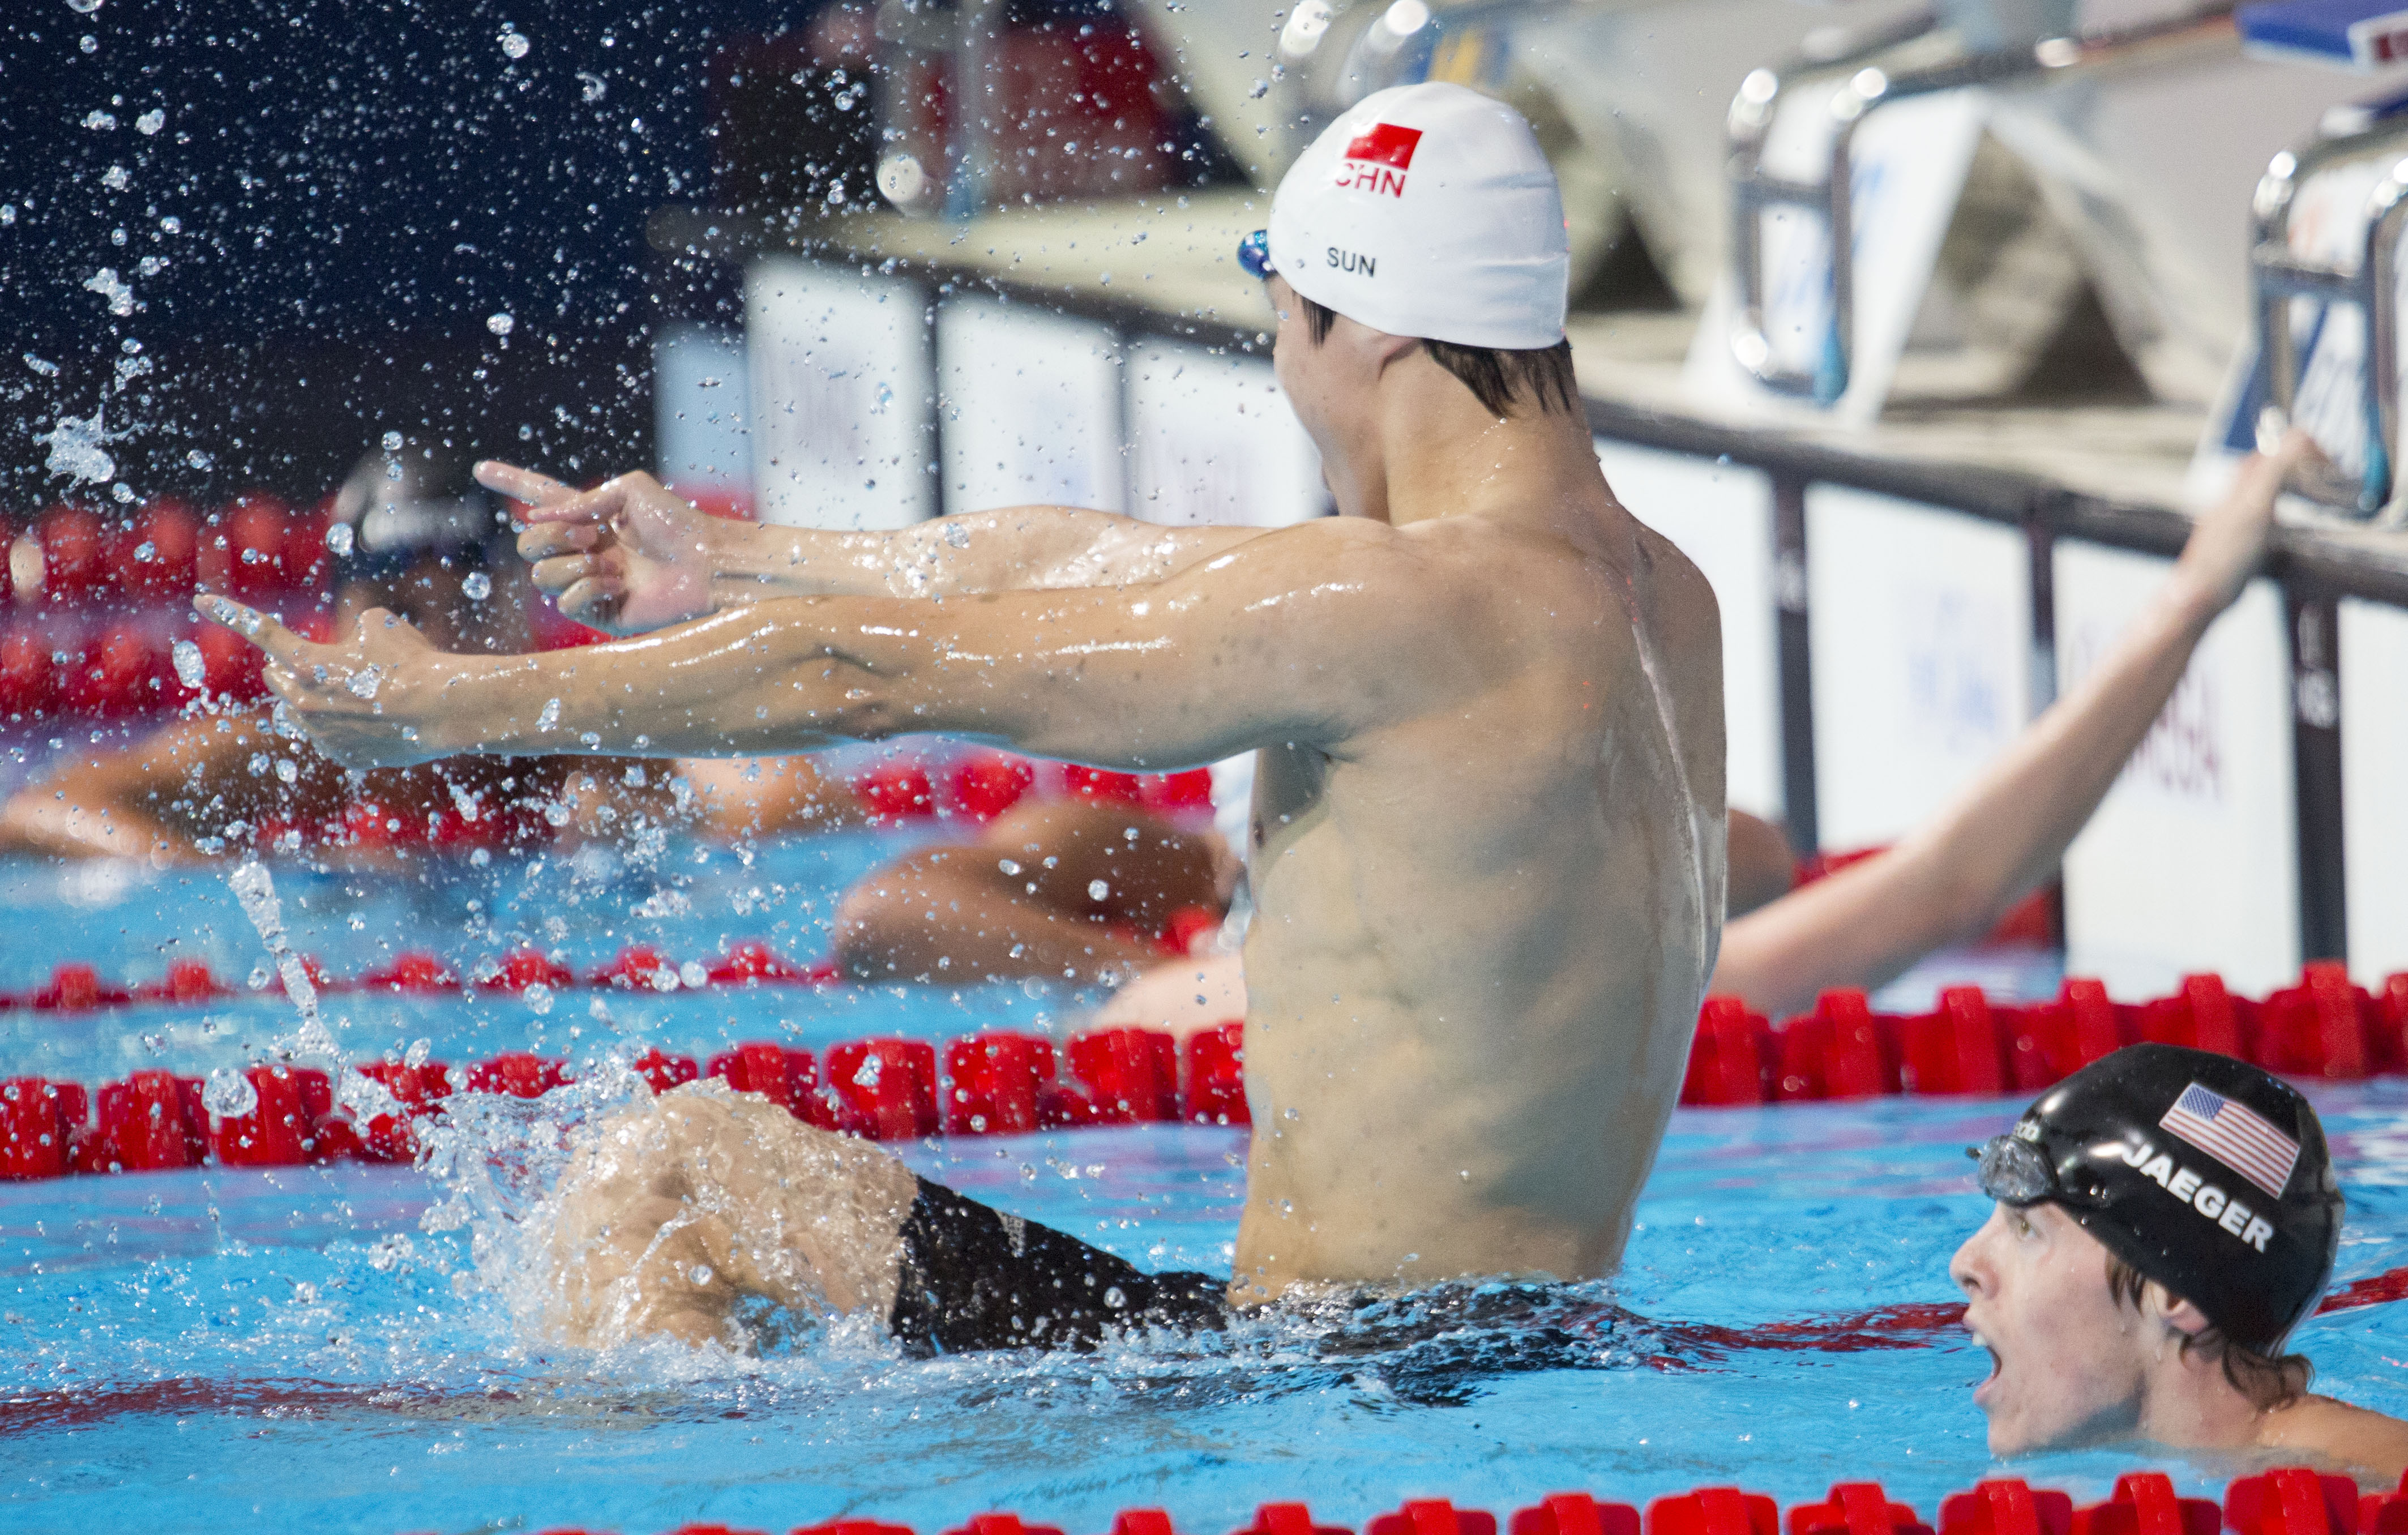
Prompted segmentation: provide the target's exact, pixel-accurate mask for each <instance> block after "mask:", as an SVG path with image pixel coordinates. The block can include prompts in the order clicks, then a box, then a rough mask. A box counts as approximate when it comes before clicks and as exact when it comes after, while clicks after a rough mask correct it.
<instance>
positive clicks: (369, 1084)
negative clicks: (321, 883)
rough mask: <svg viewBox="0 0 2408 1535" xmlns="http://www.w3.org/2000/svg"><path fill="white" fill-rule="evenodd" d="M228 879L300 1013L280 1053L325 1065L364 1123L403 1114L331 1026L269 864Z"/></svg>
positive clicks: (252, 861)
mask: <svg viewBox="0 0 2408 1535" xmlns="http://www.w3.org/2000/svg"><path fill="white" fill-rule="evenodd" d="M226 883H227V884H228V885H230V886H232V887H233V890H234V897H235V899H236V901H237V902H239V903H240V904H241V906H242V914H243V915H244V916H246V917H249V918H250V919H251V926H253V927H254V928H257V929H258V931H259V938H260V941H261V942H263V943H265V944H266V945H267V953H268V956H269V957H270V958H271V959H273V960H275V961H276V974H277V976H278V978H279V979H280V980H281V981H282V982H283V983H284V995H285V996H286V997H290V998H291V999H292V1002H293V1009H294V1011H295V1012H297V1013H299V1014H300V1017H301V1024H300V1026H299V1027H298V1028H296V1029H294V1031H293V1032H292V1033H290V1034H287V1035H284V1036H282V1037H281V1038H279V1039H278V1040H276V1041H275V1047H274V1048H275V1051H276V1053H277V1054H279V1055H281V1056H283V1057H284V1058H285V1059H288V1060H294V1061H303V1062H308V1063H309V1064H312V1065H316V1066H319V1067H321V1068H322V1069H324V1070H325V1072H326V1074H327V1076H328V1077H330V1078H331V1079H333V1081H334V1083H335V1101H336V1102H337V1103H338V1104H340V1105H341V1106H342V1107H344V1108H346V1109H349V1110H350V1111H351V1113H352V1115H353V1116H354V1117H355V1118H356V1119H357V1120H358V1122H359V1123H361V1124H363V1125H365V1124H367V1123H368V1122H369V1121H371V1120H373V1119H375V1118H376V1117H377V1116H378V1115H380V1114H384V1115H396V1116H397V1115H399V1114H400V1113H401V1112H402V1110H401V1105H400V1103H399V1102H397V1101H396V1100H395V1099H394V1096H393V1095H392V1094H391V1093H390V1092H388V1091H386V1089H385V1086H384V1084H383V1083H380V1082H378V1081H377V1080H376V1079H374V1078H373V1077H367V1076H363V1075H362V1074H361V1073H360V1071H359V1069H357V1068H355V1067H354V1066H352V1065H351V1061H350V1059H349V1058H348V1057H347V1056H346V1055H345V1054H344V1052H343V1049H342V1047H341V1046H340V1045H339V1044H337V1042H336V1041H335V1037H334V1035H333V1034H332V1033H330V1032H329V1031H328V1030H327V1028H326V1020H325V1017H324V1015H323V1013H322V1012H321V1011H319V1007H318V988H317V986H316V985H315V984H314V983H312V982H311V981H310V979H309V967H308V966H307V965H305V964H304V963H302V960H301V956H300V955H299V954H295V953H294V952H293V945H292V944H291V942H289V941H288V940H286V938H285V933H284V905H283V903H282V902H281V901H279V899H278V898H277V896H276V880H275V877H274V876H272V875H270V874H269V873H268V872H267V866H266V865H265V864H263V863H261V862H260V861H259V860H258V859H256V858H246V859H245V860H243V862H242V863H241V864H239V865H238V866H236V868H235V870H234V872H232V873H231V874H228V875H227V876H226Z"/></svg>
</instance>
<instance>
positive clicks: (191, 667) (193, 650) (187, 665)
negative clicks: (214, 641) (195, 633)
mask: <svg viewBox="0 0 2408 1535" xmlns="http://www.w3.org/2000/svg"><path fill="white" fill-rule="evenodd" d="M169 654H171V655H172V656H173V657H174V658H175V662H176V681H179V682H181V683H183V684H184V685H185V686H186V687H195V688H196V687H199V686H200V685H201V684H202V683H203V682H204V681H208V666H207V665H206V664H205V663H204V662H203V660H202V658H201V648H200V646H198V645H195V644H194V643H193V642H192V641H191V640H189V639H179V640H177V641H176V643H175V645H174V646H173V647H172V648H171V650H170V651H169Z"/></svg>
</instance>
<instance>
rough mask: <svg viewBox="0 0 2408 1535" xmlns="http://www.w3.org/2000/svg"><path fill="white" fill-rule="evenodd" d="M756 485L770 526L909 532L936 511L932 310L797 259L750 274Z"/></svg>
mask: <svg viewBox="0 0 2408 1535" xmlns="http://www.w3.org/2000/svg"><path fill="white" fill-rule="evenodd" d="M744 309H745V340H746V343H747V346H746V350H747V351H748V352H749V353H750V354H751V357H752V363H753V389H752V395H753V494H754V497H755V504H756V505H757V507H758V508H759V512H760V517H761V520H762V521H763V522H765V523H785V524H794V525H797V526H809V527H854V528H891V527H902V526H904V525H906V524H911V523H916V522H919V521H920V520H921V519H923V518H925V517H928V516H931V515H933V514H934V513H935V511H936V509H937V477H936V476H935V475H934V474H933V473H931V472H930V470H931V468H932V467H933V458H932V454H933V449H934V447H935V444H934V442H933V440H932V434H933V425H934V418H933V415H932V412H931V411H930V409H929V399H930V396H931V395H933V394H934V393H935V390H934V385H933V381H932V380H931V377H930V374H931V367H930V363H929V357H928V352H929V347H928V335H927V330H928V325H927V312H926V305H925V301H924V300H923V298H922V296H921V294H920V290H919V289H918V288H916V287H914V286H912V285H911V284H910V283H908V282H897V281H894V280H890V279H886V278H874V277H863V276H861V275H859V274H858V273H857V272H854V271H853V270H852V269H850V268H846V267H841V266H823V265H819V264H817V263H815V262H810V261H805V260H801V259H799V258H797V257H794V256H763V257H761V258H759V259H758V260H756V261H754V262H753V265H751V266H750V267H748V268H746V270H745V274H744Z"/></svg>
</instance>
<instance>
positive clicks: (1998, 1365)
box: [1973, 1332, 2005, 1407]
mask: <svg viewBox="0 0 2408 1535" xmlns="http://www.w3.org/2000/svg"><path fill="white" fill-rule="evenodd" d="M1973 1343H1974V1346H1975V1347H1977V1348H1979V1349H1980V1350H1981V1351H1982V1352H1983V1353H1985V1354H1986V1355H1988V1356H1990V1372H1989V1373H1988V1374H1986V1375H1985V1376H1983V1377H1982V1379H1981V1381H1980V1383H1979V1384H1976V1385H1975V1386H1974V1387H1973V1403H1974V1405H1975V1406H1977V1407H1979V1406H1984V1405H1986V1403H1987V1401H1988V1399H1989V1398H1990V1397H1991V1396H1992V1395H1993V1394H1994V1393H1995V1392H1996V1391H1997V1389H1998V1384H1999V1372H2000V1370H2002V1369H2003V1368H2004V1367H2005V1361H2004V1360H2002V1359H2000V1357H1999V1351H1998V1348H1997V1346H1996V1345H1995V1344H1993V1343H1992V1342H1991V1341H1989V1340H1988V1339H1986V1338H1985V1337H1983V1336H1982V1335H1981V1334H1980V1333H1978V1332H1976V1333H1974V1334H1973Z"/></svg>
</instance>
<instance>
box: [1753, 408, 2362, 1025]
mask: <svg viewBox="0 0 2408 1535" xmlns="http://www.w3.org/2000/svg"><path fill="white" fill-rule="evenodd" d="M2313 452H2315V448H2314V447H2313V446H2312V445H2311V444H2310V442H2309V440H2308V438H2307V437H2306V435H2305V434H2303V433H2299V432H2294V433H2291V434H2290V435H2289V436H2287V437H2286V438H2284V440H2283V443H2282V446H2281V447H2280V448H2278V449H2277V450H2276V451H2275V452H2273V453H2272V455H2271V456H2255V457H2252V458H2251V459H2250V460H2249V461H2248V462H2247V463H2246V464H2244V465H2243V466H2242V469H2241V474H2240V477H2239V479H2238V480H2236V481H2234V482H2233V486H2232V488H2231V490H2230V491H2229V492H2228V493H2227V494H2226V495H2225V498H2224V500H2223V501H2222V502H2221V503H2219V504H2218V505H2217V506H2216V507H2215V509H2214V510H2212V511H2209V512H2208V513H2206V514H2205V515H2204V516H2202V517H2201V518H2200V521H2199V524H2198V526H2197V527H2196V528H2195V529H2194V530H2193V531H2192V533H2191V536H2190V541H2189V542H2188V543H2187V544H2186V545H2185V546H2184V547H2183V552H2182V557H2181V559H2179V560H2178V561H2176V562H2175V565H2174V569H2173V573H2172V574H2171V576H2169V577H2168V578H2167V579H2166V581H2165V584H2164V585H2162V586H2160V587H2159V588H2158V589H2157V593H2156V595H2154V596H2153V597H2152V598H2151V600H2150V602H2149V605H2148V607H2147V608H2145V609H2144V610H2143V611H2142V613H2141V615H2140V616H2139V617H2138V618H2136V619H2135V620H2134V621H2133V623H2132V625H2131V627H2130V628H2128V630H2126V631H2125V633H2124V634H2123V635H2122V636H2121V637H2120V638H2118V639H2117V640H2116V641H2115V643H2114V646H2113V647H2111V648H2110V650H2109V651H2108V653H2107V654H2106V656H2105V657H2104V658H2103V659H2102V660H2101V661H2100V665H2099V667H2098V668H2097V669H2096V670H2094V671H2093V672H2091V673H2090V675H2088V676H2087V677H2085V678H2084V679H2083V680H2082V681H2081V682H2080V683H2078V684H2077V685H2075V686H2074V687H2073V688H2072V689H2071V691H2069V692H2068V693H2067V694H2066V695H2065V696H2063V697H2062V698H2059V699H2058V700H2057V702H2056V703H2055V704H2053V705H2051V706H2050V707H2049V709H2048V710H2047V711H2046V712H2045V713H2043V714H2042V715H2041V717H2040V718H2039V719H2037V720H2035V721H2033V722H2032V724H2031V725H2030V727H2029V728H2028V729H2027V730H2025V731H2024V733H2023V734H2022V735H2021V736H2018V737H2017V738H2016V739H2014V741H2013V742H2012V743H2011V744H2010V745H2009V746H2008V747H2007V749H2006V751H2005V752H2004V753H2001V754H2000V757H1999V759H1998V760H1997V761H1996V762H1994V763H1992V764H1991V765H1990V766H1989V768H1986V769H1985V771H1984V772H1983V773H1982V775H1981V777H1980V778H1979V779H1977V780H1975V782H1973V784H1972V786H1971V788H1969V789H1967V790H1966V791H1965V792H1964V794H1962V795H1961V796H1958V797H1957V800H1956V802H1955V803H1954V804H1952V805H1950V806H1949V807H1948V808H1947V809H1946V810H1945V811H1942V812H1941V814H1940V816H1939V818H1938V819H1937V820H1935V821H1933V822H1932V823H1931V825H1928V826H1925V827H1922V828H1920V829H1918V830H1917V831H1915V832H1914V834H1913V835H1911V836H1909V837H1907V838H1906V839H1904V840H1902V841H1900V842H1899V844H1898V845H1897V846H1896V847H1894V848H1892V849H1890V850H1889V851H1887V852H1885V853H1883V854H1879V855H1877V856H1875V857H1871V858H1868V859H1865V860H1864V861H1863V862H1861V863H1857V864H1853V865H1850V866H1849V867H1848V868H1844V869H1842V870H1840V871H1839V872H1838V873H1836V874H1833V875H1830V876H1829V877H1828V878H1826V879H1822V880H1818V881H1816V882H1814V883H1813V884H1810V885H1807V886H1806V887H1805V888H1803V889H1800V890H1795V891H1792V892H1791V893H1789V894H1788V895H1786V896H1784V897H1780V898H1779V899H1777V900H1774V901H1772V902H1770V904H1768V905H1766V906H1763V907H1760V908H1758V909H1757V910H1756V911H1751V912H1749V913H1747V914H1746V915H1745V916H1742V917H1737V918H1734V919H1733V920H1732V921H1731V922H1730V923H1729V924H1728V925H1726V926H1725V927H1724V928H1723V947H1722V957H1721V959H1720V961H1719V962H1718V964H1717V965H1716V967H1715V969H1714V975H1713V982H1712V983H1710V985H1709V988H1708V989H1709V990H1711V991H1713V992H1714V993H1717V994H1720V995H1723V996H1730V997H1745V998H1746V999H1747V1001H1748V1004H1749V1005H1750V1006H1751V1007H1753V1008H1756V1010H1757V1011H1763V1012H1767V1013H1770V1014H1772V1015H1775V1016H1778V1015H1780V1014H1783V1013H1789V1012H1798V1011H1803V1010H1804V1009H1806V1008H1808V1007H1810V1006H1812V1005H1813V1000H1814V997H1815V994H1816V993H1818V992H1820V991H1823V990H1825V989H1827V988H1829V987H1834V986H1863V987H1871V986H1876V985H1879V984H1880V983H1883V982H1885V981H1887V980H1889V979H1890V978H1891V977H1893V976H1895V975H1897V974H1899V972H1901V971H1903V970H1905V969H1906V968H1908V967H1909V966H1911V965H1913V964H1914V962H1915V961H1916V960H1918V959H1920V958H1922V957H1923V956H1924V955H1925V954H1929V953H1930V952H1931V951H1932V950H1934V949H1937V948H1940V947H1941V946H1942V945H1943V944H1947V943H1952V942H1957V941H1960V940H1965V939H1968V938H1971V937H1972V936H1974V935H1976V934H1978V933H1981V932H1983V931H1985V930H1986V929H1987V928H1988V927H1989V926H1990V925H1991V924H1993V923H1995V922H1996V921H1997V920H1998V919H1999V917H2000V915H2001V914H2002V913H2003V912H2005V911H2006V910H2007V908H2009V907H2011V906H2013V905H2014V903H2015V902H2016V901H2017V900H2020V899H2021V898H2022V897H2024V896H2025V895H2027V894H2028V893H2029V892H2030V891H2031V890H2033V889H2034V888H2036V887H2037V886H2038V885H2039V884H2040V882H2042V881H2043V880H2045V879H2046V878H2048V875H2049V871H2050V870H2052V869H2054V868H2057V863H2058V861H2059V860H2061V859H2062V858H2063V857H2064V855H2065V850H2066V848H2067V846H2068V845H2069V844H2070V843H2071V842H2072V840H2073V839H2074V837H2075V836H2076V835H2077V834H2079V833H2080V832H2081V830H2082V827H2083V825H2084V824H2085V823H2086V822H2087V821H2088V820H2089V819H2090V816H2091V812H2093V811H2096V810H2098V808H2099V802H2100V800H2101V799H2103V798H2105V797H2106V795H2107V791H2108V790H2109V789H2110V788H2112V787H2114V782H2115V779H2116V776H2117V775H2118V774H2120V773H2121V772H2122V771H2123V770H2124V764H2125V762H2126V760H2127V759H2128V758H2129V757H2130V756H2131V754H2132V753H2133V751H2134V749H2136V748H2137V747H2138V746H2139V745H2140V744H2141V741H2142V739H2143V738H2144V737H2145V736H2147V734H2148V732H2149V727H2150V726H2151V725H2152V724H2155V723H2156V720H2157V713H2158V711H2159V710H2162V709H2164V708H2165V706H2166V700H2167V699H2168V698H2169V697H2171V696H2172V695H2173V690H2174V684H2175V683H2177V682H2179V681H2181V680H2182V675H2183V672H2184V670H2185V668H2186V667H2188V666H2189V665H2190V657H2191V652H2192V651H2193V650H2194V649H2196V648H2197V646H2198V644H2199V641H2200V637H2201V636H2203V635H2204V634H2206V632H2207V628H2208V625H2209V624H2213V623H2214V621H2215V619H2216V617H2217V615H2219V614H2221V613H2222V612H2223V611H2224V610H2226V609H2227V608H2229V607H2230V606H2231V605H2232V603H2233V600H2234V599H2235V598H2237V597H2238V596H2240V595H2241V589H2242V587H2243V585H2244V584H2245V583H2246V582H2247V581H2248V580H2249V577H2250V576H2251V575H2252V574H2253V573H2254V572H2255V571H2256V570H2257V566H2258V563H2259V561H2260V560H2262V559H2263V558H2264V556H2265V552H2266V538H2267V535H2268V533H2269V532H2270V531H2271V530H2272V526H2273V516H2274V510H2273V509H2274V497H2275V495H2276V493H2277V492H2278V491H2279V490H2280V489H2281V486H2282V482H2283V481H2284V478H2285V477H2286V475H2287V474H2288V473H2289V472H2290V470H2291V469H2292V468H2293V467H2294V466H2297V465H2298V464H2300V462H2301V461H2302V460H2303V459H2304V458H2305V457H2306V456H2307V455H2309V454H2311V453H2313Z"/></svg>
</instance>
